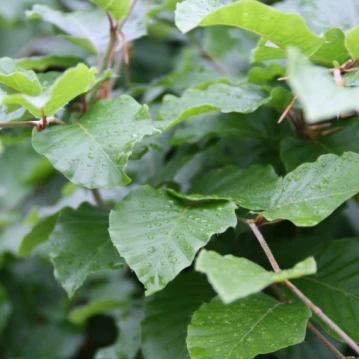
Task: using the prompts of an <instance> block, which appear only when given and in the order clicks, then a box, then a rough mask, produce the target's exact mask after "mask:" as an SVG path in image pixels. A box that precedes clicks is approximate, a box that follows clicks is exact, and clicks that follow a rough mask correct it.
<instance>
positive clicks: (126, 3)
mask: <svg viewBox="0 0 359 359" xmlns="http://www.w3.org/2000/svg"><path fill="white" fill-rule="evenodd" d="M91 1H92V2H93V3H95V4H96V5H98V6H100V7H102V8H103V9H104V10H106V11H109V12H110V13H111V14H112V15H113V17H114V18H115V19H116V20H120V19H121V18H123V17H125V16H127V15H128V12H129V10H130V3H131V2H130V0H91Z"/></svg>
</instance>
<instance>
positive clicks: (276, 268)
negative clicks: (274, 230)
mask: <svg viewBox="0 0 359 359" xmlns="http://www.w3.org/2000/svg"><path fill="white" fill-rule="evenodd" d="M248 226H249V227H250V228H251V230H252V232H253V233H254V235H255V236H256V237H257V239H258V242H259V244H260V245H261V247H262V248H263V250H264V253H265V254H266V256H267V258H268V260H269V262H270V264H271V266H272V268H273V270H274V271H275V272H280V268H279V265H278V262H277V261H276V260H275V258H274V255H273V253H272V251H271V250H270V248H269V246H268V244H267V242H266V240H265V239H264V237H263V235H262V233H261V232H260V231H259V229H258V227H257V226H256V224H255V223H254V222H249V223H248Z"/></svg>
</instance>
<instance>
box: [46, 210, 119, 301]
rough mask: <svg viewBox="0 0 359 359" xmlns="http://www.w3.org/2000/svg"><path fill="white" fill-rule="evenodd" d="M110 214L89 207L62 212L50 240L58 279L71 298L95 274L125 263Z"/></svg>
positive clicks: (51, 253)
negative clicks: (114, 237) (114, 241)
mask: <svg viewBox="0 0 359 359" xmlns="http://www.w3.org/2000/svg"><path fill="white" fill-rule="evenodd" d="M107 228H108V211H106V210H102V209H99V208H96V207H92V206H91V205H89V204H87V203H85V204H83V205H81V206H80V207H79V208H78V209H77V210H73V209H71V208H66V209H64V210H63V211H61V212H60V214H59V216H58V219H57V222H56V225H55V229H54V231H53V232H52V234H51V236H50V240H49V245H50V258H51V261H52V263H53V265H54V267H55V277H56V278H57V280H58V281H59V282H60V283H61V285H62V286H63V287H64V289H65V290H66V292H67V293H68V295H69V297H72V296H73V295H74V293H75V291H76V290H77V289H78V288H79V287H80V286H81V285H82V284H83V282H84V281H85V279H86V277H87V276H88V275H89V274H91V273H94V272H97V271H101V270H104V269H109V268H111V267H113V266H115V265H116V266H118V264H119V263H121V262H122V259H121V258H120V256H119V255H118V253H117V251H116V249H115V248H114V247H113V244H112V243H111V240H110V238H109V235H108V232H107Z"/></svg>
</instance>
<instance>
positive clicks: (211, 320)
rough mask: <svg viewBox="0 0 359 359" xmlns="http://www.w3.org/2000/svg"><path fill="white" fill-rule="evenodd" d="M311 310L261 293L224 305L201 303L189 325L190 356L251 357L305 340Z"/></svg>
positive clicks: (196, 358)
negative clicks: (281, 301) (278, 300)
mask: <svg viewBox="0 0 359 359" xmlns="http://www.w3.org/2000/svg"><path fill="white" fill-rule="evenodd" d="M310 315H311V313H310V310H309V309H308V307H306V306H305V305H304V304H302V303H301V302H299V301H297V302H294V303H291V304H285V303H280V302H277V301H276V300H275V299H274V298H272V297H269V296H267V295H265V294H263V293H258V294H255V295H251V296H250V297H247V298H244V299H241V300H238V301H237V302H235V303H232V304H229V305H226V304H223V303H222V302H221V301H220V300H219V299H217V298H215V299H213V300H212V301H211V302H210V303H208V304H204V305H202V307H201V308H200V309H199V310H198V311H196V312H195V313H194V315H193V317H192V320H191V324H190V325H189V327H188V337H187V346H188V349H189V352H190V357H191V359H200V358H206V359H219V358H226V359H237V358H242V359H252V358H254V357H255V356H256V355H258V354H265V353H271V352H274V351H276V350H278V349H281V348H285V347H288V346H290V345H294V344H297V343H300V342H302V341H303V340H304V336H305V332H306V324H307V320H308V319H309V317H310Z"/></svg>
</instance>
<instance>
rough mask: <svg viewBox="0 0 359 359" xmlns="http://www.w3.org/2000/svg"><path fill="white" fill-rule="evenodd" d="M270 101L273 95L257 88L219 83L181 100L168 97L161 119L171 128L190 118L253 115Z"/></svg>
mask: <svg viewBox="0 0 359 359" xmlns="http://www.w3.org/2000/svg"><path fill="white" fill-rule="evenodd" d="M269 100H270V95H269V94H268V93H266V92H265V91H264V90H262V88H261V87H259V86H257V85H252V84H242V85H239V86H233V85H228V84H224V83H219V84H213V85H210V86H209V87H207V88H206V89H205V90H198V89H188V90H187V91H185V92H184V93H183V95H182V96H181V97H175V96H173V95H166V96H165V98H164V100H163V105H162V108H161V110H160V111H159V114H158V117H159V119H160V120H162V121H163V122H164V121H165V123H166V124H168V127H172V126H174V125H177V124H179V123H181V122H182V121H184V120H185V119H187V118H189V117H193V116H198V115H201V114H203V113H208V112H214V111H221V112H223V113H228V112H241V113H249V112H254V111H255V110H256V109H257V108H258V107H259V106H261V105H263V104H265V103H267V102H269Z"/></svg>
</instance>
